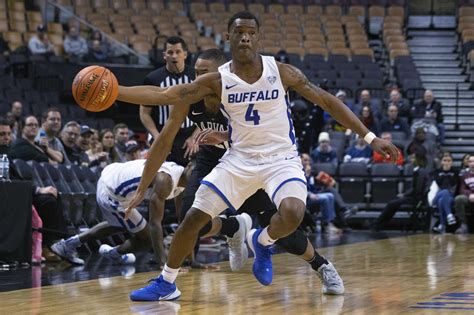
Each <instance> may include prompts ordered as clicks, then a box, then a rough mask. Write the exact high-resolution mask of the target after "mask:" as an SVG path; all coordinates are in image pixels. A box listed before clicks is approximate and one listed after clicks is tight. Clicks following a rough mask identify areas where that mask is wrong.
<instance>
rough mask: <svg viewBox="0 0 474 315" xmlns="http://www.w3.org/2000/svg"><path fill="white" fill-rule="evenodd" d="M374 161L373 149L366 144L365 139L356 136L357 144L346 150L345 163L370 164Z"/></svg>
mask: <svg viewBox="0 0 474 315" xmlns="http://www.w3.org/2000/svg"><path fill="white" fill-rule="evenodd" d="M371 159H372V149H371V148H370V146H369V145H368V144H367V142H365V140H364V138H362V137H359V135H356V142H355V143H354V144H353V145H352V146H350V147H349V148H348V149H347V150H346V155H345V156H344V163H347V162H361V163H366V164H368V163H370V161H371Z"/></svg>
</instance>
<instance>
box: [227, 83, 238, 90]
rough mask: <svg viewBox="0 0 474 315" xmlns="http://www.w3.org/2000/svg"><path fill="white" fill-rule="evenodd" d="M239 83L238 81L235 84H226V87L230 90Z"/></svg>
mask: <svg viewBox="0 0 474 315" xmlns="http://www.w3.org/2000/svg"><path fill="white" fill-rule="evenodd" d="M237 84H238V83H236V84H233V85H226V86H225V89H226V90H229V89H231V88H233V87H234V86H236V85H237Z"/></svg>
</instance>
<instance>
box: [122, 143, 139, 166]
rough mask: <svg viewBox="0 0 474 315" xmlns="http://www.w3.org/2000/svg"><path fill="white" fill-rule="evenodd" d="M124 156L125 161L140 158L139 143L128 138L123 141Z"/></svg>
mask: <svg viewBox="0 0 474 315" xmlns="http://www.w3.org/2000/svg"><path fill="white" fill-rule="evenodd" d="M125 158H126V159H127V161H135V160H139V159H141V154H140V145H139V144H138V142H136V141H135V140H129V141H127V143H125Z"/></svg>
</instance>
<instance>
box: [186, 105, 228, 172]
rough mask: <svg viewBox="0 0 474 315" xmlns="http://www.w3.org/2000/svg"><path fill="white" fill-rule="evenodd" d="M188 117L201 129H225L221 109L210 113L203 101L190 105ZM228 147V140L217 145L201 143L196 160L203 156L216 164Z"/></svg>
mask: <svg viewBox="0 0 474 315" xmlns="http://www.w3.org/2000/svg"><path fill="white" fill-rule="evenodd" d="M188 119H190V120H191V121H192V122H193V123H195V124H196V126H197V127H198V128H199V129H201V130H204V129H212V130H215V131H227V124H228V122H227V118H225V117H224V115H222V113H221V111H219V112H217V113H216V114H211V113H209V111H207V110H206V106H205V105H204V101H200V102H198V103H196V104H193V105H192V106H191V109H190V111H189V113H188ZM228 148H229V144H228V142H225V143H221V144H218V145H202V146H201V147H200V149H199V153H198V156H197V158H198V160H199V159H201V158H205V159H207V160H209V159H212V160H215V162H216V164H217V162H218V161H219V159H220V158H221V157H222V155H224V153H225V151H227V149H228Z"/></svg>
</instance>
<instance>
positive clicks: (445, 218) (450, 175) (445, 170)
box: [433, 152, 459, 233]
mask: <svg viewBox="0 0 474 315" xmlns="http://www.w3.org/2000/svg"><path fill="white" fill-rule="evenodd" d="M433 180H434V181H435V182H436V185H437V186H438V188H439V190H438V192H437V193H436V196H435V198H434V200H433V206H436V207H437V208H438V211H439V219H440V224H439V225H436V226H434V227H433V231H434V232H436V233H444V230H445V228H446V224H447V225H453V224H456V217H455V216H454V215H453V212H452V203H453V200H454V194H455V192H456V188H457V185H458V181H459V178H458V171H457V170H456V169H454V168H453V157H452V155H451V153H449V152H445V153H444V154H443V158H442V159H441V168H439V169H437V170H436V171H434V172H433Z"/></svg>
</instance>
